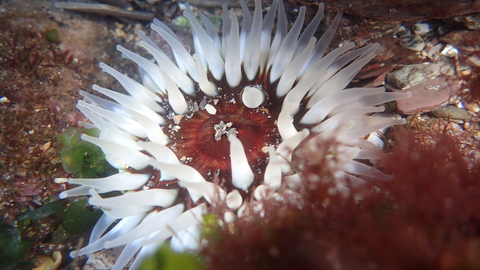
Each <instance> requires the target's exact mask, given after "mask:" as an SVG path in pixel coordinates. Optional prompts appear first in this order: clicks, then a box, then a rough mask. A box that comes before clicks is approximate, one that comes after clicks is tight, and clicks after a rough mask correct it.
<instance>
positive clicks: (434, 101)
mask: <svg viewBox="0 0 480 270" xmlns="http://www.w3.org/2000/svg"><path fill="white" fill-rule="evenodd" d="M460 89H461V81H460V80H458V79H452V80H447V78H446V77H444V76H439V77H437V78H435V79H431V80H429V81H427V82H424V83H421V84H418V85H415V86H413V87H410V88H408V89H406V90H405V91H406V92H410V93H412V96H411V97H410V98H406V99H401V100H397V109H398V111H399V112H401V113H403V114H415V113H421V112H430V111H432V110H435V109H438V108H440V107H442V106H443V105H444V104H446V103H447V102H448V100H449V99H450V97H451V96H453V95H454V94H455V93H457V92H458V91H459V90H460Z"/></svg>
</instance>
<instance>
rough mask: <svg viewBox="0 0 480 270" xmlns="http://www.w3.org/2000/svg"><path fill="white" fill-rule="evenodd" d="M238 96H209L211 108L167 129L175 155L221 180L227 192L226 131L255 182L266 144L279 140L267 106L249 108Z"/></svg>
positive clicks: (260, 176) (262, 170) (261, 172)
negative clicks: (240, 149)
mask: <svg viewBox="0 0 480 270" xmlns="http://www.w3.org/2000/svg"><path fill="white" fill-rule="evenodd" d="M237 100H238V98H235V97H231V98H226V97H222V98H218V99H217V98H215V99H212V100H211V102H207V103H206V105H205V106H208V105H210V106H211V108H212V109H210V112H209V111H208V110H207V109H205V107H204V108H203V109H199V110H198V111H196V112H194V113H192V114H191V115H190V116H188V117H183V118H182V119H181V120H180V121H177V122H176V123H173V124H172V129H170V131H169V132H168V133H169V136H170V139H171V140H170V144H169V145H168V146H169V147H170V148H172V149H174V152H175V154H176V155H177V157H178V158H179V159H180V160H181V161H183V163H184V164H186V165H189V166H191V167H193V168H195V169H196V170H197V171H199V172H200V173H201V174H202V175H203V176H204V178H205V179H206V180H209V181H212V182H213V181H214V180H215V181H219V182H222V183H223V184H224V185H225V188H226V190H227V192H229V191H231V190H232V189H233V188H234V187H233V186H232V184H231V181H230V180H228V179H231V174H232V170H231V167H232V165H231V160H230V142H229V141H228V134H229V133H232V132H234V133H235V134H236V136H237V138H238V139H239V140H240V141H241V142H242V144H243V147H244V149H245V154H246V157H247V159H248V161H249V165H250V167H251V168H252V171H253V172H254V174H255V180H254V181H255V182H256V183H260V181H261V179H263V175H264V173H265V167H266V165H267V159H266V158H267V157H268V151H267V150H266V147H268V146H270V145H278V143H279V141H280V138H279V135H278V131H277V126H276V125H275V124H274V122H275V118H274V117H272V115H271V114H270V113H269V110H267V109H266V108H264V107H261V108H255V109H249V108H246V107H245V106H244V105H243V104H242V103H241V102H240V101H238V102H237ZM207 108H208V107H207ZM212 110H214V111H212ZM169 126H170V125H169ZM177 126H178V128H175V127H177Z"/></svg>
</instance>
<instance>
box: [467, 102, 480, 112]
mask: <svg viewBox="0 0 480 270" xmlns="http://www.w3.org/2000/svg"><path fill="white" fill-rule="evenodd" d="M463 106H464V107H465V109H467V110H469V111H471V112H474V113H478V112H480V105H479V104H478V103H466V104H463Z"/></svg>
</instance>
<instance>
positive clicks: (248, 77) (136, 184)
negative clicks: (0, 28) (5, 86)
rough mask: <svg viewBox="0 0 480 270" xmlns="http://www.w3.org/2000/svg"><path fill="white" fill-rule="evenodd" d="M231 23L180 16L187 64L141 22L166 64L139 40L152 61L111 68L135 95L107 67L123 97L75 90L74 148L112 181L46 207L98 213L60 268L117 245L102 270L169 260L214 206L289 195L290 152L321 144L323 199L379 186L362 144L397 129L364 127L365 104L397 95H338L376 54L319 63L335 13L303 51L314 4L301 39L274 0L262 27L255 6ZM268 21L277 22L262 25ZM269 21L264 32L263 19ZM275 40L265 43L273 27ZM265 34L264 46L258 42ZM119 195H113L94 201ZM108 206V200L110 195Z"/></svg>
mask: <svg viewBox="0 0 480 270" xmlns="http://www.w3.org/2000/svg"><path fill="white" fill-rule="evenodd" d="M241 4H242V10H243V19H242V24H241V27H240V26H239V23H238V20H237V15H236V14H235V13H230V12H228V10H227V8H226V7H225V6H224V7H223V9H224V10H223V25H222V31H221V32H222V35H221V37H220V36H219V34H218V32H217V30H215V27H214V25H213V24H212V22H210V21H209V20H208V19H207V18H206V17H205V16H204V15H203V14H199V17H200V19H201V21H202V22H203V26H202V25H201V24H200V23H199V21H198V20H197V18H196V17H195V15H194V13H193V11H192V9H191V8H190V7H189V6H188V5H186V11H185V12H184V16H185V17H186V18H188V20H189V21H190V24H191V26H192V35H193V42H194V48H195V53H194V54H193V55H191V54H190V53H189V52H188V51H187V50H186V49H185V47H184V45H183V44H182V42H181V41H180V40H179V39H178V38H177V36H176V35H175V34H174V33H173V31H172V30H171V29H170V28H168V27H167V26H166V25H165V24H163V23H162V22H160V21H158V20H155V21H154V22H153V24H152V25H151V28H152V29H153V31H155V32H157V33H158V34H159V35H161V36H162V37H163V38H164V39H165V40H166V42H168V44H169V45H170V47H171V50H172V52H173V55H174V58H175V59H174V60H171V59H170V58H169V57H168V56H167V55H166V54H165V53H164V52H163V51H162V50H161V49H160V48H159V47H158V46H157V45H156V44H155V43H154V42H152V41H151V40H150V39H149V38H148V37H147V36H146V35H145V34H144V33H142V32H140V33H139V36H140V37H141V39H142V40H141V41H140V43H139V45H140V46H141V47H143V48H145V49H146V50H147V51H148V52H149V53H150V54H151V55H152V56H153V59H154V60H155V61H153V60H151V59H147V58H144V57H142V56H140V55H138V54H136V53H134V52H132V51H130V50H128V49H126V48H124V47H122V46H120V45H118V46H117V49H118V50H119V51H120V52H121V53H122V56H123V57H124V58H128V59H130V60H132V61H133V62H135V63H136V64H137V65H138V68H139V73H140V75H141V78H142V83H139V82H137V81H135V80H133V79H131V78H129V77H127V76H125V75H123V74H122V73H120V72H118V71H116V70H115V69H113V68H111V67H109V66H108V65H106V64H104V63H101V64H100V67H101V68H102V69H103V71H104V72H107V73H108V74H110V75H112V76H113V77H114V78H115V79H116V80H118V82H120V84H121V85H122V86H123V87H124V88H125V90H126V91H127V92H128V94H122V93H119V92H116V91H112V90H109V89H106V88H102V87H100V86H98V85H93V89H94V90H95V91H97V92H99V93H101V94H103V95H104V96H106V97H108V99H107V98H103V97H98V96H96V95H92V94H90V93H87V92H84V91H81V92H80V94H81V95H82V96H83V97H84V99H83V100H80V101H79V102H78V105H77V107H78V109H79V110H80V111H81V112H82V113H83V114H84V115H85V116H86V117H87V118H88V119H89V120H90V121H91V122H92V123H91V124H90V123H81V124H82V125H83V126H85V127H96V128H98V129H99V130H100V135H99V137H98V138H96V137H92V136H88V135H82V139H83V140H85V141H88V142H91V143H93V144H95V145H97V146H99V147H100V148H101V149H102V150H103V152H104V153H105V155H106V158H107V160H108V162H109V163H110V164H111V165H112V166H114V167H116V168H118V171H119V172H118V173H117V174H114V175H112V176H109V177H105V178H98V179H83V178H82V179H81V178H77V179H69V183H70V184H78V185H80V186H78V187H76V188H73V189H70V190H67V191H64V192H62V193H61V194H60V197H62V198H66V197H72V196H78V195H88V194H89V195H91V198H90V200H89V203H90V204H91V205H94V206H96V207H99V208H101V209H103V211H104V213H105V214H104V215H103V216H102V218H101V219H100V220H99V222H98V223H97V224H96V226H95V227H94V229H93V232H92V234H91V238H90V241H89V244H88V245H87V246H86V247H84V248H82V249H80V250H79V251H76V252H73V254H72V255H73V256H79V255H84V254H91V253H93V252H96V251H98V250H101V249H105V248H113V247H119V246H125V247H124V249H123V251H122V253H121V255H120V256H119V258H118V260H117V262H116V264H115V267H114V269H121V268H123V267H124V266H125V265H126V264H127V263H128V262H129V261H130V260H131V259H132V258H133V257H135V258H136V259H135V260H134V261H133V264H132V266H131V269H136V268H137V267H138V266H139V264H140V263H141V261H142V259H143V258H145V256H147V255H149V254H151V253H152V252H153V251H155V250H156V249H157V248H158V246H159V245H161V244H163V243H164V242H165V241H166V240H168V239H171V240H170V241H171V245H172V247H174V248H175V249H180V250H185V249H187V250H195V249H196V248H198V245H199V242H200V240H199V235H200V223H201V220H202V214H204V213H206V211H207V209H208V207H209V206H210V205H215V204H222V203H223V204H224V205H225V206H226V207H225V213H226V214H228V215H227V216H228V218H227V220H232V219H235V218H236V217H237V216H241V215H245V214H246V212H245V209H247V208H249V209H252V207H251V206H252V205H255V207H254V209H260V211H261V208H262V204H261V202H262V200H265V199H268V198H270V197H272V196H274V195H275V196H276V198H278V196H280V195H279V194H278V193H276V191H277V190H279V189H289V190H292V192H294V191H295V188H296V187H298V185H299V184H300V183H301V181H302V180H303V181H319V180H321V179H302V177H301V166H300V168H292V166H291V159H292V152H293V150H294V149H295V148H297V147H298V146H299V145H300V144H301V143H302V142H304V141H306V139H307V138H308V140H315V139H316V138H321V139H328V138H334V139H335V141H336V142H338V143H339V144H340V147H336V148H335V151H334V150H333V149H332V151H331V156H332V158H331V160H332V162H331V163H332V164H331V166H332V167H331V168H330V169H331V170H333V171H334V172H335V174H334V175H335V177H336V181H337V189H339V190H345V189H346V187H345V186H346V185H350V184H359V183H362V182H363V181H364V180H362V178H361V177H363V176H366V177H383V174H382V173H381V172H380V171H378V170H376V169H373V168H372V167H371V166H369V165H366V164H367V163H362V162H359V161H357V160H361V159H375V158H378V157H379V153H381V149H380V148H379V147H377V146H375V145H373V144H372V143H369V142H368V141H367V140H365V139H364V138H363V136H365V135H367V134H369V133H371V132H374V131H376V130H379V129H382V128H385V127H388V126H391V125H397V124H403V123H404V120H403V119H391V118H383V117H374V116H372V113H378V112H381V111H383V110H384V107H382V106H377V105H379V104H382V103H385V102H388V101H393V100H397V99H400V98H405V97H407V96H408V94H404V93H386V92H385V89H384V88H383V87H378V88H345V87H347V85H348V84H349V83H350V81H351V80H352V79H353V78H354V76H355V75H356V74H357V73H358V71H359V70H360V69H361V68H362V67H363V66H364V65H365V64H366V63H368V62H369V61H370V60H371V59H372V58H373V57H374V56H375V51H376V49H377V47H378V45H377V44H371V45H367V46H364V47H361V48H357V49H354V46H355V45H354V44H353V43H348V44H345V45H343V46H341V47H339V48H336V49H334V50H332V51H331V52H330V53H328V54H326V51H327V48H328V45H329V43H330V42H331V39H332V37H333V35H334V33H335V32H336V29H337V27H338V25H339V23H340V19H341V14H338V15H337V16H336V17H335V19H334V20H333V22H332V23H331V25H330V27H329V28H328V29H327V30H326V31H325V33H324V34H323V35H322V37H321V38H320V39H319V40H318V41H317V39H316V38H315V37H313V35H314V33H315V31H316V29H317V27H318V25H319V23H320V22H321V20H322V17H323V5H319V9H318V12H317V14H316V16H315V17H314V18H313V19H312V21H311V22H310V23H309V24H308V26H307V27H306V28H305V29H302V28H303V26H304V20H305V10H306V8H305V7H301V8H300V9H299V14H298V18H297V19H296V21H295V22H294V24H293V25H292V26H291V27H290V30H288V29H289V27H288V21H287V17H286V13H285V10H284V7H283V4H282V1H273V3H272V6H271V7H270V9H269V10H268V12H267V13H266V15H265V16H263V14H262V6H261V3H260V0H256V1H255V11H254V12H253V15H252V14H251V13H250V12H249V10H248V8H247V7H246V5H245V3H244V2H243V1H242V2H241ZM276 14H278V15H277V16H276ZM275 17H277V19H276V26H275V27H274V21H275ZM274 28H275V33H273V35H272V32H273V29H274ZM272 36H273V38H272ZM111 191H120V192H121V194H120V195H117V196H113V197H102V196H101V195H99V194H103V193H107V192H111ZM117 194H119V193H117Z"/></svg>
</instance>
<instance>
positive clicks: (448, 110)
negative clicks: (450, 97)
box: [432, 106, 472, 120]
mask: <svg viewBox="0 0 480 270" xmlns="http://www.w3.org/2000/svg"><path fill="white" fill-rule="evenodd" d="M432 113H433V114H435V115H436V116H438V117H442V118H450V119H458V120H470V119H472V116H471V115H470V114H469V113H468V112H467V110H465V109H461V108H457V107H455V106H447V107H442V108H438V109H436V110H433V111H432Z"/></svg>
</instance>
